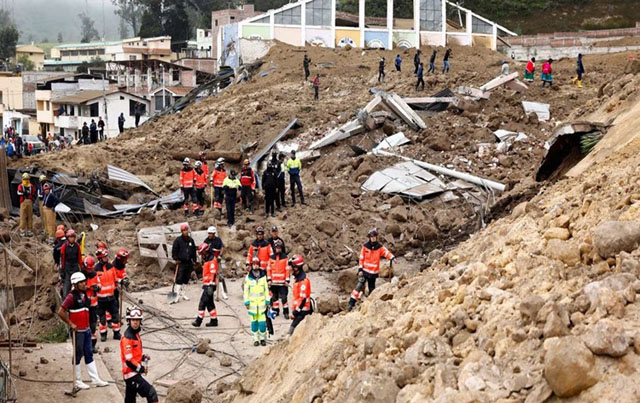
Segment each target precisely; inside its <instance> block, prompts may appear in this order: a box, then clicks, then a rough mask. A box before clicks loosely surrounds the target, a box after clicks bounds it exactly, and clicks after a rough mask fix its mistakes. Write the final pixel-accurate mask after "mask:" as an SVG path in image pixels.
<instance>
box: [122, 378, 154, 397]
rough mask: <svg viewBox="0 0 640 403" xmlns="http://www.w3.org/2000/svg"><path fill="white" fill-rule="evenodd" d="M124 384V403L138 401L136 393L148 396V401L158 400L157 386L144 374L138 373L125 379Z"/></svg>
mask: <svg viewBox="0 0 640 403" xmlns="http://www.w3.org/2000/svg"><path fill="white" fill-rule="evenodd" d="M124 384H125V392H124V403H136V395H140V396H141V397H146V398H147V402H148V403H156V402H157V401H158V393H156V390H155V388H154V387H153V386H152V385H151V384H150V383H149V382H147V380H146V379H144V378H143V377H142V375H140V374H138V375H136V376H134V377H133V378H129V379H125V380H124Z"/></svg>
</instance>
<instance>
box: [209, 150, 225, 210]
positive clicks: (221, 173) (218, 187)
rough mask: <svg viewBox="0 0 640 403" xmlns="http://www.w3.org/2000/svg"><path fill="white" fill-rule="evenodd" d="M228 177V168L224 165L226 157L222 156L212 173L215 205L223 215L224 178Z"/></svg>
mask: <svg viewBox="0 0 640 403" xmlns="http://www.w3.org/2000/svg"><path fill="white" fill-rule="evenodd" d="M226 177H227V170H226V169H225V167H224V158H222V157H220V158H218V160H217V161H216V165H215V168H214V170H213V173H212V174H211V182H212V184H213V207H214V208H217V209H218V211H219V212H220V215H221V216H222V202H223V201H224V190H223V189H222V186H223V185H224V180H225V178H226Z"/></svg>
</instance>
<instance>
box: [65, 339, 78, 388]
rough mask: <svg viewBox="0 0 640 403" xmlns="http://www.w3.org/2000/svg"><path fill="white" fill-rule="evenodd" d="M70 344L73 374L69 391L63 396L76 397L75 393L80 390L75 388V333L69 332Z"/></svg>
mask: <svg viewBox="0 0 640 403" xmlns="http://www.w3.org/2000/svg"><path fill="white" fill-rule="evenodd" d="M71 344H72V345H73V352H72V353H71V356H72V357H71V372H72V373H73V385H72V387H71V390H70V391H65V392H64V394H65V395H67V396H72V397H76V393H78V391H79V390H80V389H78V387H77V386H76V331H75V330H71Z"/></svg>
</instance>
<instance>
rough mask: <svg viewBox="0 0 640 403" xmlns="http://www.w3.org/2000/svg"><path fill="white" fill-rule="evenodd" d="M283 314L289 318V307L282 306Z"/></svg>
mask: <svg viewBox="0 0 640 403" xmlns="http://www.w3.org/2000/svg"><path fill="white" fill-rule="evenodd" d="M282 314H283V315H284V318H285V319H289V308H282Z"/></svg>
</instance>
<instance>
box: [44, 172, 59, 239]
mask: <svg viewBox="0 0 640 403" xmlns="http://www.w3.org/2000/svg"><path fill="white" fill-rule="evenodd" d="M42 189H43V193H44V198H43V199H42V215H43V217H44V219H45V220H44V225H45V228H44V230H45V232H46V233H47V236H48V237H49V240H50V241H51V240H52V239H53V236H54V235H55V226H56V211H55V208H56V206H57V205H58V203H60V200H58V198H57V197H56V195H55V194H53V192H52V191H51V185H50V184H48V183H45V184H44V186H43V187H42Z"/></svg>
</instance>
